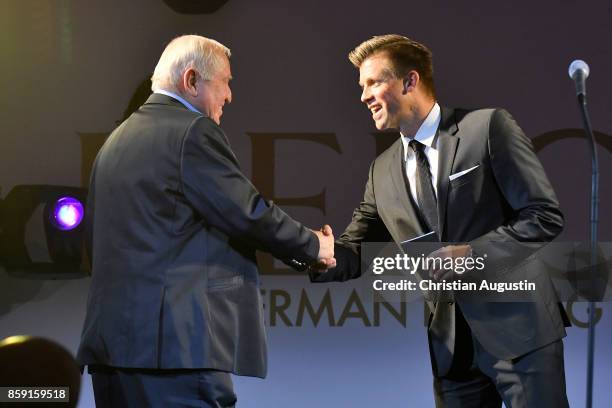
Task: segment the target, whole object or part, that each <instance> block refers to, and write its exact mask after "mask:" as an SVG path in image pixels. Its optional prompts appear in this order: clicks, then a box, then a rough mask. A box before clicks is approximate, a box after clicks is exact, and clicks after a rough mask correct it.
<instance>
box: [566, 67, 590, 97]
mask: <svg viewBox="0 0 612 408" xmlns="http://www.w3.org/2000/svg"><path fill="white" fill-rule="evenodd" d="M568 73H569V76H570V78H572V79H573V80H574V83H575V84H576V95H577V96H580V95H582V96H583V97H584V96H586V84H585V82H586V79H587V78H588V77H589V66H588V65H587V63H586V62H584V61H583V60H575V61H573V62H572V63H571V64H570V66H569V69H568Z"/></svg>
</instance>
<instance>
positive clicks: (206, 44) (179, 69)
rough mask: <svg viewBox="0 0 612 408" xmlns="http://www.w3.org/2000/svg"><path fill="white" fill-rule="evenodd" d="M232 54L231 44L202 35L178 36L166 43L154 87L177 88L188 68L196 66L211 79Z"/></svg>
mask: <svg viewBox="0 0 612 408" xmlns="http://www.w3.org/2000/svg"><path fill="white" fill-rule="evenodd" d="M231 55H232V54H231V52H230V49H229V48H227V47H226V46H225V45H223V44H221V43H220V42H218V41H215V40H212V39H210V38H206V37H202V36H199V35H183V36H180V37H176V38H175V39H173V40H172V41H170V43H169V44H168V45H167V46H166V48H165V49H164V52H163V53H162V55H161V57H160V58H159V61H158V62H157V65H156V66H155V71H154V72H153V76H152V77H151V90H152V91H153V92H155V91H157V90H160V89H164V90H166V91H177V90H178V89H179V84H180V82H181V81H182V77H183V73H184V72H185V71H186V70H187V69H194V70H196V71H197V72H198V73H199V74H200V75H201V76H202V78H203V79H204V80H208V79H211V78H212V75H213V74H214V73H215V72H217V70H218V69H219V68H220V67H221V66H222V63H223V59H224V58H230V57H231Z"/></svg>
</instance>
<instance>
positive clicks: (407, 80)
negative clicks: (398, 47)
mask: <svg viewBox="0 0 612 408" xmlns="http://www.w3.org/2000/svg"><path fill="white" fill-rule="evenodd" d="M420 80H421V78H420V77H419V73H418V72H416V71H410V72H408V74H406V76H405V77H404V79H403V85H404V89H403V92H402V93H403V94H404V95H405V94H407V93H408V92H411V91H413V90H414V89H415V88H416V86H417V84H418V83H419V81H420Z"/></svg>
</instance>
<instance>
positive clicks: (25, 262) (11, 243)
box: [0, 185, 89, 279]
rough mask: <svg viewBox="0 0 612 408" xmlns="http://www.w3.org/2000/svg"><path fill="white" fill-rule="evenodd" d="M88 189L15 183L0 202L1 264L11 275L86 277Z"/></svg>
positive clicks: (46, 277) (54, 277)
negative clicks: (85, 251) (85, 250)
mask: <svg viewBox="0 0 612 408" xmlns="http://www.w3.org/2000/svg"><path fill="white" fill-rule="evenodd" d="M86 197H87V190H86V189H83V188H78V187H66V186H50V185H20V186H15V187H14V188H13V189H12V190H11V191H10V192H9V194H8V195H7V196H6V198H5V199H4V200H3V201H2V203H1V206H0V264H1V265H2V266H3V267H4V269H5V270H6V271H7V272H8V273H9V274H11V275H12V276H18V277H26V278H38V279H69V278H77V277H83V276H87V275H88V273H89V268H88V266H87V263H86V262H83V259H84V257H83V255H84V223H83V222H82V221H83V217H84V215H85V212H86V210H87V209H86V208H85V205H84V204H83V203H85V202H86Z"/></svg>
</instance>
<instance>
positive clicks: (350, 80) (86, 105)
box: [0, 0, 612, 407]
mask: <svg viewBox="0 0 612 408" xmlns="http://www.w3.org/2000/svg"><path fill="white" fill-rule="evenodd" d="M205 3H209V4H205ZM200 6H204V7H200ZM206 6H208V7H206ZM190 13H196V14H190ZM611 16H612V3H610V2H609V1H604V0H601V1H588V2H585V3H583V4H582V5H580V6H579V5H577V3H562V2H561V3H560V2H557V1H538V2H534V1H522V0H521V1H514V2H502V1H485V0H474V1H470V2H463V3H461V2H452V1H435V2H425V1H423V2H414V1H390V0H378V1H376V2H371V1H361V0H359V1H357V0H354V1H337V2H324V1H281V0H267V1H249V0H228V1H225V2H224V1H216V2H214V1H213V2H206V1H200V2H197V1H179V0H174V1H171V0H166V1H162V0H131V1H119V0H112V1H94V0H5V1H4V2H3V4H2V12H1V13H0V30H1V31H0V34H1V35H0V44H1V50H2V63H1V64H0V90H1V96H0V101H1V104H0V118H1V120H0V123H2V127H3V129H2V134H1V138H0V187H1V190H0V191H1V192H0V196H2V197H4V196H6V194H7V193H8V192H9V191H10V189H11V188H12V187H13V186H15V185H19V184H59V185H69V186H81V185H85V184H86V180H87V177H88V174H89V169H90V165H91V161H92V159H93V157H94V155H95V152H96V151H97V149H98V147H99V146H100V143H102V142H103V140H104V138H105V137H106V136H107V135H108V134H109V133H110V132H111V131H112V130H113V128H114V127H115V126H116V124H117V123H118V121H120V120H122V119H123V118H124V117H125V116H126V115H127V114H129V113H130V112H131V111H132V110H133V109H134V107H136V106H138V104H139V103H140V102H141V101H142V100H143V99H145V98H146V96H147V94H148V82H147V81H148V78H149V76H150V74H151V72H152V70H153V68H154V66H155V64H156V62H157V59H158V58H159V55H160V54H161V52H162V50H163V48H164V46H165V44H166V43H167V42H168V41H169V40H170V39H171V38H173V37H175V36H177V35H180V34H186V33H195V34H201V35H205V36H209V37H212V38H215V39H217V40H219V41H221V42H222V43H224V44H226V45H227V46H229V47H230V48H231V50H232V54H233V55H232V59H231V61H232V70H233V75H234V77H235V80H234V81H233V82H232V90H233V102H232V104H231V105H230V106H227V107H226V109H224V111H225V114H224V116H223V122H222V127H223V128H224V129H225V131H226V132H227V135H228V137H229V140H230V142H231V144H232V146H233V148H234V150H235V152H236V154H237V156H238V158H239V160H240V162H241V164H242V166H243V170H244V172H245V173H246V174H248V175H249V176H251V177H252V178H253V180H254V182H255V183H256V185H257V186H258V187H259V188H260V189H261V190H262V191H263V192H264V193H265V194H266V195H267V196H268V197H269V198H271V199H274V200H275V201H276V202H277V203H279V204H281V205H283V207H284V208H285V209H286V210H287V211H288V212H289V213H290V214H292V215H293V216H295V217H297V218H298V219H300V220H302V221H303V222H305V224H307V225H309V226H311V227H319V226H320V225H321V224H323V223H330V224H331V225H332V226H333V227H334V229H335V231H336V233H340V232H341V231H342V230H343V228H344V227H345V226H346V225H347V223H348V222H349V220H350V217H351V213H352V210H353V208H354V207H355V206H356V205H357V204H358V203H359V201H360V199H361V196H362V194H363V187H364V184H365V181H366V176H367V170H368V166H369V164H370V162H371V160H372V159H373V158H374V157H375V156H376V154H377V151H381V149H383V148H384V146H386V145H388V143H389V141H390V140H391V139H392V138H393V137H396V135H392V134H391V135H389V134H385V135H381V134H377V133H376V131H375V129H374V126H373V123H372V120H371V118H370V114H369V113H368V111H367V110H366V109H365V107H364V106H362V104H361V103H360V101H359V96H360V89H359V87H358V85H357V80H358V76H357V71H356V70H355V69H354V68H353V67H352V66H351V65H350V63H349V62H348V61H347V58H346V55H347V53H348V52H349V51H350V50H351V49H352V48H353V47H354V46H356V45H357V44H358V43H360V42H361V41H363V40H365V39H367V38H369V37H371V36H373V35H376V34H385V33H399V34H404V35H407V36H410V37H413V38H415V39H417V40H419V41H421V42H423V43H425V44H426V45H428V46H429V47H430V48H431V49H432V50H433V53H434V63H435V78H436V88H437V90H438V96H439V101H440V103H441V104H443V105H448V106H459V107H492V106H495V107H498V106H499V107H505V108H507V109H508V110H509V111H510V112H511V113H512V114H513V115H514V117H515V118H516V119H517V121H518V122H519V123H520V124H521V126H522V127H523V129H524V130H525V132H526V133H527V135H529V136H530V137H531V138H533V140H534V143H535V144H536V146H537V147H538V149H539V150H538V154H539V156H540V158H541V160H542V162H543V163H544V166H545V168H546V171H547V173H548V175H549V177H550V179H551V181H552V183H553V184H554V187H555V189H556V191H557V193H558V196H559V199H560V201H561V205H562V209H563V210H564V212H565V214H566V229H565V232H564V233H563V236H562V237H561V238H560V239H561V240H586V239H587V238H588V222H587V221H588V216H589V213H588V210H589V201H588V200H589V188H590V159H589V156H588V153H589V150H588V146H587V144H586V141H585V139H584V138H583V135H582V133H581V132H580V131H579V130H576V128H580V127H581V121H580V117H579V114H578V109H577V104H576V101H575V94H574V85H573V83H572V82H571V81H570V79H569V78H568V75H567V67H568V64H569V63H570V62H571V61H572V60H573V59H576V58H581V59H584V60H586V61H587V62H588V63H589V64H590V66H591V76H590V77H589V79H588V98H589V108H590V112H591V119H592V122H593V126H594V128H595V130H596V131H597V132H599V139H600V146H599V149H600V150H599V151H600V164H601V174H602V178H601V203H600V208H601V218H600V226H601V228H600V239H601V240H602V241H610V240H612V212H611V211H610V210H609V208H610V206H611V205H612V191H611V189H610V180H609V175H610V174H611V173H612V156H611V146H612V137H611V136H610V135H612V120H611V119H610V117H611V112H612V104H611V103H610V101H611V100H612V98H611V96H612V82H611V81H610V80H609V75H610V74H611V73H612V57H611V54H610V46H609V42H610V39H611V38H612V28H611V26H610V24H609V19H610V17H611ZM261 264H262V266H263V268H264V272H265V276H264V285H263V289H264V299H265V303H266V311H267V324H268V326H269V331H268V332H269V339H270V355H269V359H270V365H269V368H270V369H269V375H268V378H267V379H266V380H264V381H262V380H257V379H249V378H240V377H235V384H236V389H237V392H238V395H239V401H240V406H243V407H313V406H317V407H332V406H333V407H378V406H406V407H408V406H410V407H429V406H433V399H432V389H431V388H432V387H431V383H432V377H431V371H430V366H429V357H428V350H427V341H426V333H425V329H424V327H423V325H422V305H421V304H420V303H418V302H417V303H409V304H407V305H406V310H399V309H398V310H393V311H391V310H388V309H385V308H377V307H376V306H374V305H372V304H371V303H367V302H365V301H362V299H361V298H360V297H359V293H358V292H353V291H352V290H353V287H352V286H350V285H341V284H335V285H329V286H314V285H311V284H310V283H309V282H308V280H307V278H306V277H305V276H302V275H298V274H289V273H288V272H287V271H285V270H282V268H281V266H280V265H278V264H277V263H274V262H273V261H272V260H271V259H269V258H265V257H264V258H262V259H261ZM88 285H89V279H88V278H82V279H76V280H63V281H62V280H60V281H41V280H27V279H17V278H14V277H11V276H9V275H8V274H6V273H5V272H4V271H0V338H2V337H5V336H9V335H13V334H33V335H40V336H44V337H48V338H51V339H54V340H56V341H58V342H59V343H61V344H63V345H64V346H66V347H67V348H69V349H70V350H72V351H73V352H75V351H76V348H77V345H78V342H79V336H80V330H81V325H82V321H83V317H84V310H85V302H86V296H87V289H88ZM328 291H329V292H328ZM326 302H328V303H329V304H330V305H331V306H332V307H331V308H327V309H325V310H324V313H322V314H321V315H320V316H317V315H316V313H313V310H312V309H309V306H310V307H311V308H314V311H316V309H317V308H318V307H319V306H320V305H321V304H325V303H326ZM568 306H570V308H571V316H572V320H573V322H574V327H573V328H571V329H570V330H569V335H568V337H567V339H566V341H565V346H566V348H565V357H566V375H567V380H568V394H569V398H570V402H571V404H572V406H582V405H583V404H584V391H585V372H586V362H585V357H586V330H585V329H584V323H583V322H584V320H585V319H586V312H585V310H586V307H585V305H584V304H570V305H568ZM598 316H599V322H598V325H597V338H596V346H597V351H596V362H595V373H596V379H595V398H594V402H595V406H597V407H604V406H609V405H610V404H611V402H612V399H610V397H609V390H608V387H609V378H610V377H611V376H612V363H611V359H612V342H610V341H609V339H610V338H611V336H612V308H611V307H610V305H609V304H603V305H600V309H599V314H598ZM92 398H93V397H92V391H91V383H90V379H89V376H84V381H83V392H82V397H81V403H80V406H81V407H90V406H93V399H92Z"/></svg>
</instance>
